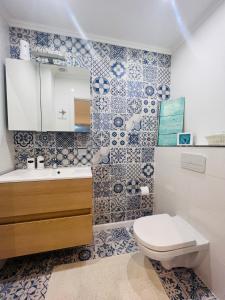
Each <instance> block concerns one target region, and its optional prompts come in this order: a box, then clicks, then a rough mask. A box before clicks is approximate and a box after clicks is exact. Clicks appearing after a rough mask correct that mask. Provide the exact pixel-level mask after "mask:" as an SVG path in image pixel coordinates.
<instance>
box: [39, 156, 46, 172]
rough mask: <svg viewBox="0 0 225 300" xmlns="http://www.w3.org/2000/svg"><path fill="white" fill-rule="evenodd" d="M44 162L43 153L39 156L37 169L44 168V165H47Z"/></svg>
mask: <svg viewBox="0 0 225 300" xmlns="http://www.w3.org/2000/svg"><path fill="white" fill-rule="evenodd" d="M44 162H45V160H44V157H43V156H41V155H40V156H38V157H37V169H39V170H42V169H44V167H45V165H44Z"/></svg>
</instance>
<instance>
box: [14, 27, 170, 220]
mask: <svg viewBox="0 0 225 300" xmlns="http://www.w3.org/2000/svg"><path fill="white" fill-rule="evenodd" d="M20 39H25V40H27V41H28V42H30V46H31V49H32V50H38V51H46V52H49V53H55V54H60V53H61V54H63V55H65V58H66V64H67V65H72V66H80V67H82V68H86V69H88V70H90V72H91V89H92V114H91V116H92V131H91V134H77V133H66V132H63V133H60V132H57V133H52V132H50V133H32V132H15V133H14V144H15V162H16V167H18V168H24V167H26V159H27V157H28V156H34V155H40V154H41V155H43V156H44V157H45V165H46V167H51V166H52V164H53V162H54V161H55V158H56V159H57V163H58V165H59V166H74V165H75V166H83V165H86V164H87V165H88V164H91V163H92V165H93V179H94V204H95V203H96V205H95V206H94V207H95V213H94V214H95V217H94V220H95V222H96V223H108V222H116V221H120V220H124V219H133V218H137V217H140V216H142V215H145V214H148V213H152V208H153V184H154V181H153V179H154V175H153V174H151V173H152V168H153V167H154V146H155V145H156V140H157V131H158V121H157V115H158V107H159V101H164V100H167V99H169V97H170V65H171V57H170V56H169V55H165V54H160V53H156V52H150V51H143V50H138V49H132V48H126V47H121V46H116V45H109V44H105V43H99V42H95V41H93V42H92V41H87V40H82V39H78V38H74V37H69V36H62V35H59V34H49V33H45V32H39V31H32V30H26V29H20V28H13V27H11V28H10V55H11V57H13V58H19V42H20ZM141 185H147V186H148V187H149V189H150V192H151V194H150V196H149V197H141V196H140V186H141ZM121 186H122V191H121V192H120V190H121ZM124 191H125V193H124ZM118 194H119V195H118ZM137 196H138V197H137ZM106 199H107V200H106ZM135 199H136V200H135ZM133 200H134V203H133V204H132V201H133ZM139 200H140V201H139Z"/></svg>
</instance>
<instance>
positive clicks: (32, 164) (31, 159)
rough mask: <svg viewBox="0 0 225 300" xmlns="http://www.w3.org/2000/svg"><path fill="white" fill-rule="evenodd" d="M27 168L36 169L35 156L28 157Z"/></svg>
mask: <svg viewBox="0 0 225 300" xmlns="http://www.w3.org/2000/svg"><path fill="white" fill-rule="evenodd" d="M27 169H29V170H34V169H35V159H34V157H28V158H27Z"/></svg>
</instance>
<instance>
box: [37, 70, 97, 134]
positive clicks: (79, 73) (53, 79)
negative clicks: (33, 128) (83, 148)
mask: <svg viewBox="0 0 225 300" xmlns="http://www.w3.org/2000/svg"><path fill="white" fill-rule="evenodd" d="M40 74H41V99H42V101H41V106H42V131H81V132H82V131H85V132H87V131H89V128H90V98H91V96H90V74H89V71H87V70H84V69H81V68H78V67H76V68H75V67H62V66H56V65H47V64H41V65H40Z"/></svg>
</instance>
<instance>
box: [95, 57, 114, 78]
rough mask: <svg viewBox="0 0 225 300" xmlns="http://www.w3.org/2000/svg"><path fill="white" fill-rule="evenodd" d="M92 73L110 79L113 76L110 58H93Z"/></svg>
mask: <svg viewBox="0 0 225 300" xmlns="http://www.w3.org/2000/svg"><path fill="white" fill-rule="evenodd" d="M91 74H92V76H93V77H96V76H98V77H99V76H101V77H103V78H107V79H109V78H110V77H111V68H110V58H109V57H104V58H95V57H93V59H92V68H91Z"/></svg>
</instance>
